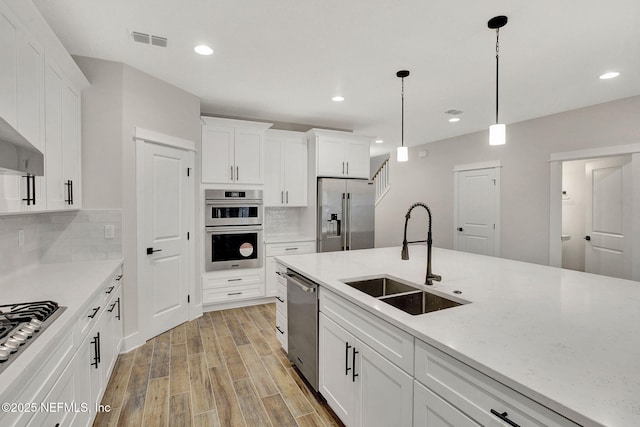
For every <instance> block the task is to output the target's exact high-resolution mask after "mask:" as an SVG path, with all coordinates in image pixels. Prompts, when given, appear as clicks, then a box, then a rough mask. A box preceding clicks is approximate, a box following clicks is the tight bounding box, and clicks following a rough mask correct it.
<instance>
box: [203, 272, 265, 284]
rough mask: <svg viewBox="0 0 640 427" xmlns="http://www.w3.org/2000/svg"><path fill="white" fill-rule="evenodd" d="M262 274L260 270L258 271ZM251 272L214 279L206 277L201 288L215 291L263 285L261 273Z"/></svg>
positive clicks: (215, 277)
mask: <svg viewBox="0 0 640 427" xmlns="http://www.w3.org/2000/svg"><path fill="white" fill-rule="evenodd" d="M260 271H261V272H262V269H261V270H260ZM261 272H253V273H248V274H236V275H234V274H227V275H220V276H214V277H207V278H205V279H204V280H203V284H202V287H203V288H205V289H216V288H220V287H227V286H235V285H251V284H256V283H263V273H261Z"/></svg>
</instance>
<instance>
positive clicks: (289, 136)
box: [264, 130, 308, 207]
mask: <svg viewBox="0 0 640 427" xmlns="http://www.w3.org/2000/svg"><path fill="white" fill-rule="evenodd" d="M307 174H308V168H307V137H306V135H305V134H304V133H302V132H291V131H283V130H267V131H266V148H265V177H264V204H265V206H292V207H293V206H295V207H300V206H307V204H308V202H307Z"/></svg>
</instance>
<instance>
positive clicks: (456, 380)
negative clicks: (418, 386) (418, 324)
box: [415, 340, 578, 427]
mask: <svg viewBox="0 0 640 427" xmlns="http://www.w3.org/2000/svg"><path fill="white" fill-rule="evenodd" d="M415 360H416V373H415V377H416V380H418V381H420V382H421V383H422V384H424V385H425V386H427V387H428V388H429V389H431V390H432V391H434V392H435V393H436V394H438V395H439V396H440V397H442V398H443V399H445V400H446V401H448V402H450V403H451V404H452V405H454V406H456V407H457V408H459V409H460V410H462V411H463V412H464V413H465V414H466V415H467V416H469V417H470V418H472V419H474V420H475V421H476V422H478V423H479V424H481V425H484V426H503V425H505V424H504V423H503V422H502V421H501V420H500V419H499V418H498V417H497V416H495V415H493V414H492V413H491V410H492V409H493V410H495V411H497V412H499V413H504V412H506V413H507V414H508V418H509V419H510V420H512V421H513V422H515V423H516V424H518V425H521V426H550V427H560V426H562V427H569V426H571V427H575V426H577V425H578V424H575V423H573V422H572V421H570V420H568V419H566V418H564V417H563V416H561V415H559V414H557V413H555V412H553V411H551V410H550V409H548V408H546V407H544V406H542V405H540V404H538V403H536V402H534V401H533V400H531V399H529V398H527V397H525V396H523V395H522V394H520V393H518V392H516V391H514V390H512V389H510V388H508V387H506V386H504V385H503V384H501V383H499V382H497V381H495V380H494V379H492V378H489V377H488V376H486V375H484V374H482V373H481V372H479V371H477V370H475V369H473V368H471V367H469V366H468V365H465V364H464V363H462V362H460V361H458V360H456V359H454V358H453V357H451V356H449V355H447V354H445V353H443V352H442V351H440V350H438V349H436V348H434V347H432V346H430V345H429V344H427V343H425V342H422V341H420V340H416V355H415Z"/></svg>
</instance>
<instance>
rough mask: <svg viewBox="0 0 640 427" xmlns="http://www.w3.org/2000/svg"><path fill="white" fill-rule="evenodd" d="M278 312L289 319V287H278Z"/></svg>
mask: <svg viewBox="0 0 640 427" xmlns="http://www.w3.org/2000/svg"><path fill="white" fill-rule="evenodd" d="M276 291H277V293H276V311H277V312H279V313H282V315H283V316H284V317H287V286H286V285H285V286H282V285H281V284H280V283H278V284H277V285H276Z"/></svg>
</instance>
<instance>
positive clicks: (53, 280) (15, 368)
mask: <svg viewBox="0 0 640 427" xmlns="http://www.w3.org/2000/svg"><path fill="white" fill-rule="evenodd" d="M121 263H122V260H110V261H89V262H72V263H60V264H39V265H35V266H33V267H30V268H28V269H25V270H23V271H20V272H19V273H15V274H12V275H10V276H4V277H2V278H0V304H12V303H22V302H29V301H42V300H52V301H55V302H57V303H58V305H59V306H61V307H67V309H66V310H65V311H64V312H63V313H62V314H61V315H60V317H58V318H57V319H56V320H54V321H53V323H51V325H49V327H48V328H47V329H46V330H44V331H42V332H39V334H40V335H39V336H38V338H37V339H36V340H35V341H34V342H33V343H31V345H29V347H28V348H25V349H24V351H22V352H21V353H20V354H19V356H18V357H17V358H16V359H15V360H14V361H13V362H12V363H11V365H9V366H8V367H7V369H5V370H4V372H2V373H1V374H0V396H3V393H4V392H5V390H8V389H10V387H11V386H12V383H13V382H14V381H15V380H16V378H18V376H19V375H20V374H21V373H22V372H24V371H25V370H29V369H31V368H32V366H31V365H32V363H33V362H34V360H35V359H37V358H38V357H41V355H42V354H46V353H47V352H48V351H49V350H50V349H51V348H52V347H53V346H54V344H55V342H56V340H57V339H58V338H60V336H61V335H62V334H63V333H64V332H66V331H68V330H69V328H71V327H72V326H73V325H74V324H75V322H76V319H77V317H78V314H79V310H80V309H81V308H82V306H83V305H84V304H85V303H86V302H87V301H88V300H89V299H90V298H91V297H93V295H94V294H96V293H97V292H98V291H99V290H100V287H101V285H103V284H104V283H105V281H107V280H109V279H111V275H112V274H113V273H114V272H115V270H116V268H117V267H118V266H119V265H120V264H121ZM10 397H11V396H3V399H4V400H2V401H3V402H4V401H7V399H8V398H10Z"/></svg>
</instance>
